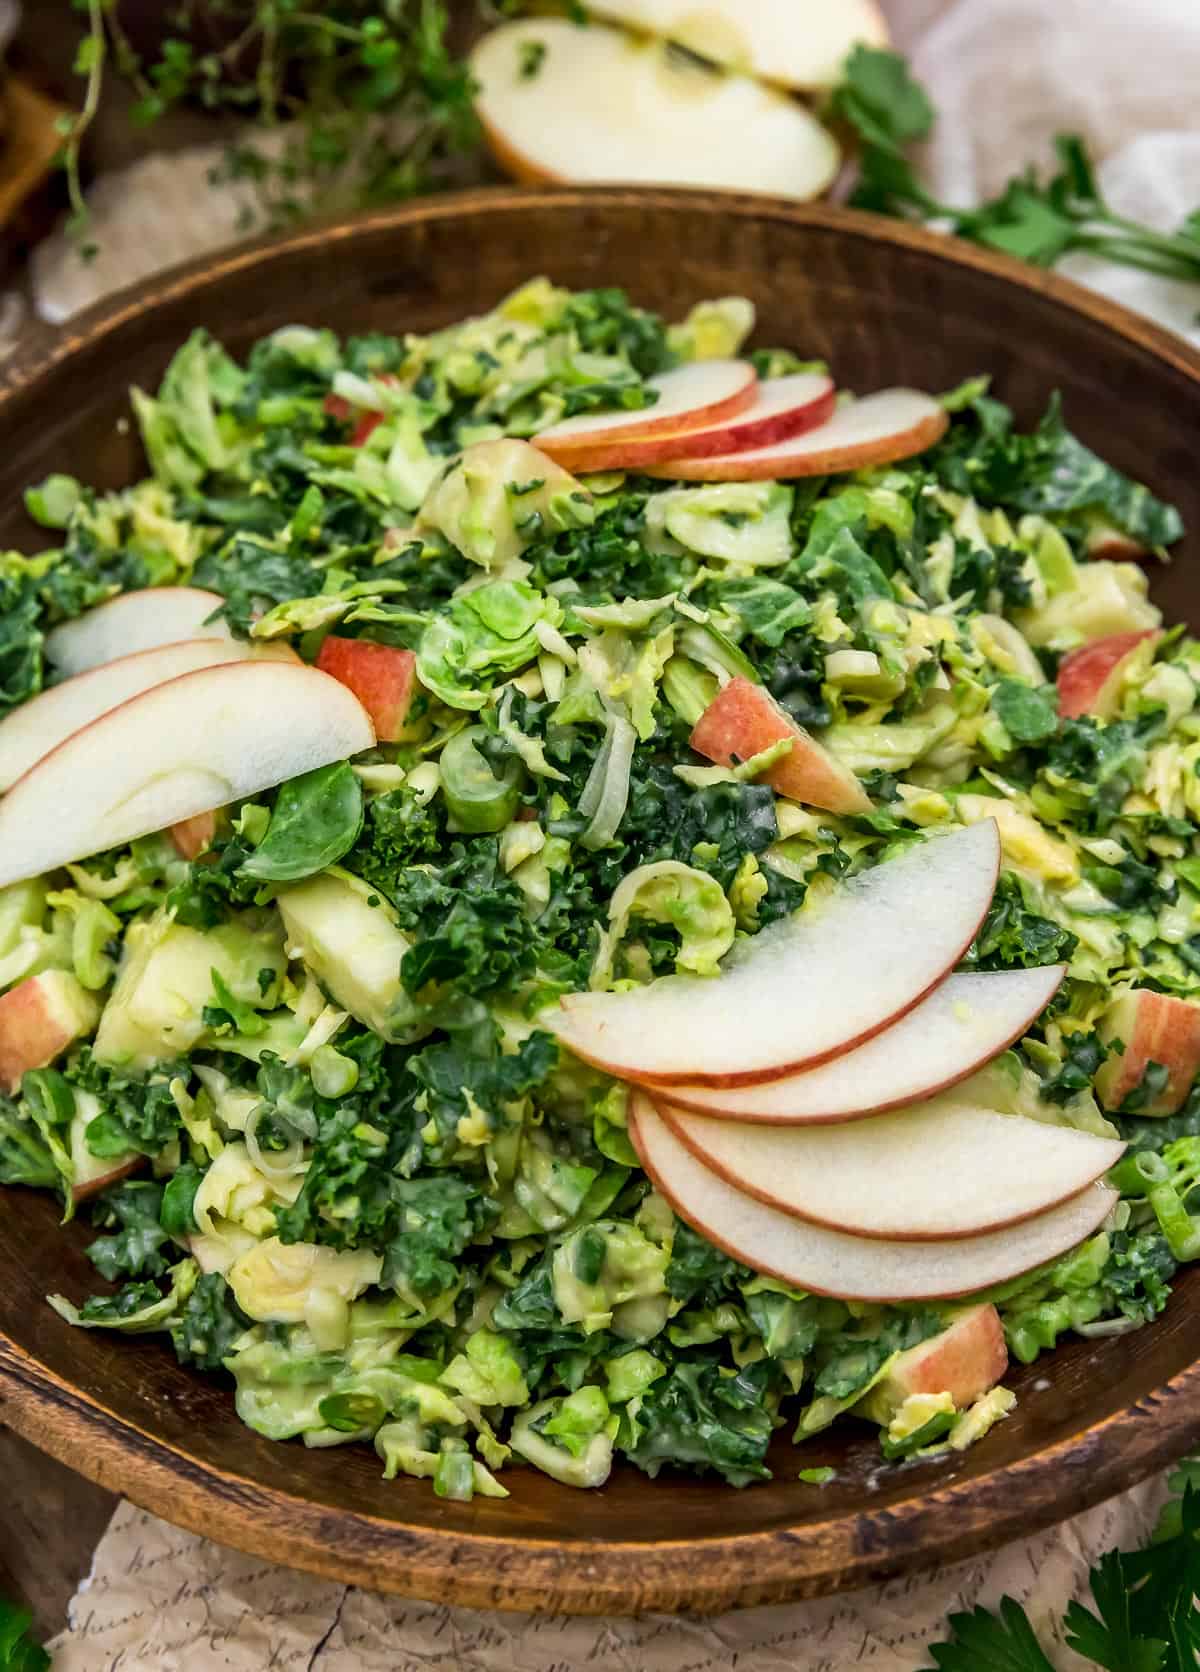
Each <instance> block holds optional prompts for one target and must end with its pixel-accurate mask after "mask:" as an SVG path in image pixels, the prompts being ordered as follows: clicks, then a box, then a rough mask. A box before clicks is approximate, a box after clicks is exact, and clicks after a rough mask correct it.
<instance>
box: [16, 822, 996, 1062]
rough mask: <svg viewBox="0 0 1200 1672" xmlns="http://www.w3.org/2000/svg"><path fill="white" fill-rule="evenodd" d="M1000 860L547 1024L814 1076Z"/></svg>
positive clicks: (571, 1033) (907, 985) (799, 923)
mask: <svg viewBox="0 0 1200 1672" xmlns="http://www.w3.org/2000/svg"><path fill="white" fill-rule="evenodd" d="M0 811H2V808H0ZM999 858H1000V844H999V841H998V839H997V836H996V826H995V825H994V824H976V825H972V826H971V828H970V829H968V830H958V831H955V832H954V833H953V834H951V835H949V836H936V837H933V838H931V839H927V840H926V841H924V842H922V843H921V844H920V845H918V846H916V847H914V848H911V849H910V850H909V851H908V852H907V853H904V854H901V855H900V856H899V857H898V858H896V859H892V860H889V861H888V863H887V864H885V865H877V866H876V867H875V868H874V869H873V870H870V871H864V872H863V873H862V874H861V875H860V876H857V877H855V878H854V879H853V880H852V881H851V882H849V883H846V884H843V885H842V886H841V887H840V888H839V889H837V891H836V892H834V893H832V894H830V895H828V896H826V897H825V898H823V899H820V900H814V901H812V902H810V903H809V904H807V905H806V906H805V907H804V908H803V909H802V910H801V911H798V912H796V913H795V914H793V915H792V916H791V917H788V918H785V919H783V920H782V921H780V922H778V923H774V924H772V925H771V926H770V927H769V928H767V929H764V930H762V931H761V933H759V934H757V935H754V936H753V937H750V938H748V939H746V940H744V941H742V942H740V943H739V944H738V945H736V946H735V948H734V950H733V952H732V953H731V954H730V955H729V957H728V958H727V959H726V960H725V965H724V968H723V969H722V972H721V974H720V975H718V976H716V977H712V978H708V979H706V978H704V977H701V976H684V975H668V976H662V977H660V978H659V979H658V980H657V981H652V982H650V983H649V984H648V985H647V986H645V987H638V988H636V989H634V990H630V991H627V992H622V993H572V994H569V995H568V996H567V997H566V998H565V999H563V1000H562V1002H561V1004H560V1005H559V1006H558V1007H557V1008H554V1009H551V1010H548V1011H545V1012H543V1015H542V1023H543V1025H544V1026H545V1027H548V1028H549V1029H550V1030H551V1031H552V1032H553V1033H555V1034H556V1035H557V1036H558V1038H559V1040H561V1042H562V1043H563V1044H564V1045H565V1046H567V1048H568V1049H569V1050H571V1051H573V1052H574V1053H575V1055H576V1056H578V1057H582V1058H583V1059H584V1061H585V1062H590V1063H593V1064H595V1065H596V1066H597V1067H599V1068H604V1069H607V1071H608V1072H609V1073H610V1074H614V1075H616V1076H617V1077H618V1078H621V1079H626V1080H638V1081H641V1082H643V1083H645V1084H652V1085H678V1084H680V1083H681V1082H686V1083H690V1084H695V1083H697V1082H699V1083H701V1084H703V1085H710V1086H713V1085H719V1086H738V1085H747V1084H750V1083H752V1082H754V1081H757V1080H767V1079H772V1078H778V1077H779V1076H780V1075H783V1074H787V1073H791V1072H794V1071H795V1070H797V1069H799V1068H801V1067H802V1066H805V1065H808V1066H815V1065H816V1064H817V1063H820V1062H824V1061H826V1060H827V1059H828V1058H830V1057H835V1056H838V1055H839V1054H840V1053H841V1052H843V1051H849V1050H851V1049H852V1048H853V1047H854V1046H855V1045H859V1044H861V1043H862V1042H863V1041H864V1040H867V1039H870V1037H871V1036H872V1035H873V1034H876V1033H879V1032H880V1031H881V1029H883V1028H885V1027H887V1026H888V1024H889V1023H890V1022H894V1021H896V1020H898V1019H899V1017H901V1016H903V1015H904V1014H905V1012H906V1011H909V1010H911V1009H912V1008H913V1006H914V1005H916V1004H918V1003H919V1002H920V1001H921V999H922V998H924V996H925V994H926V993H928V992H929V991H930V990H931V989H932V988H933V987H935V986H936V985H937V984H938V982H940V981H942V980H943V979H944V977H945V975H946V973H947V971H948V970H950V969H952V968H953V966H954V965H955V964H956V963H957V962H958V960H959V958H960V957H961V956H962V954H963V953H964V952H965V951H966V949H967V947H968V946H969V945H970V943H971V940H972V939H973V937H974V935H975V933H976V930H977V929H978V928H979V925H980V923H981V922H982V921H983V917H984V913H985V912H986V911H987V908H988V903H989V901H990V900H991V897H992V892H993V890H994V888H995V886H996V875H997V869H998V865H999Z"/></svg>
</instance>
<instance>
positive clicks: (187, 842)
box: [169, 810, 217, 859]
mask: <svg viewBox="0 0 1200 1672" xmlns="http://www.w3.org/2000/svg"><path fill="white" fill-rule="evenodd" d="M169 834H170V837H171V840H172V842H174V844H175V850H176V852H177V853H178V854H179V855H180V857H181V858H183V859H198V858H199V856H200V855H201V854H202V853H204V852H205V850H206V849H207V848H211V847H212V845H213V837H214V836H215V835H216V834H217V814H216V811H215V810H213V811H211V812H208V813H197V814H196V815H195V817H194V818H190V819H180V821H179V823H178V824H173V825H172V826H171V829H170V832H169Z"/></svg>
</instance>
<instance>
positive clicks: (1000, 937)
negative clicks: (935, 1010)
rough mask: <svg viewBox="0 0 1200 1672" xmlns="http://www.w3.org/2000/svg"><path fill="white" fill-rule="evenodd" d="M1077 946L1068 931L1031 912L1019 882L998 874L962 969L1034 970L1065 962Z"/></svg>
mask: <svg viewBox="0 0 1200 1672" xmlns="http://www.w3.org/2000/svg"><path fill="white" fill-rule="evenodd" d="M1078 944H1079V942H1078V938H1077V937H1076V936H1075V935H1073V934H1072V933H1071V931H1070V930H1069V929H1063V928H1060V927H1059V925H1058V924H1057V923H1054V922H1052V921H1051V919H1050V918H1048V917H1042V916H1041V915H1040V914H1039V913H1038V912H1035V911H1032V910H1030V908H1029V906H1028V905H1027V904H1026V901H1025V896H1024V893H1023V891H1022V887H1021V883H1020V880H1019V879H1018V878H1017V877H1015V876H1014V875H1013V874H1012V872H1011V871H1004V872H1002V873H1001V876H1000V881H999V882H998V883H997V885H996V892H995V894H994V895H993V896H992V903H991V905H990V906H989V907H988V913H987V916H986V917H985V918H984V920H983V927H982V928H981V929H980V931H979V933H978V934H977V935H976V937H975V939H974V941H973V942H972V944H971V946H970V947H969V948H968V950H967V954H966V956H965V957H964V959H963V968H964V969H973V970H1011V969H1033V968H1035V967H1038V966H1040V965H1042V964H1059V963H1068V962H1069V961H1070V959H1071V955H1072V954H1073V952H1074V951H1075V948H1076V946H1077V945H1078Z"/></svg>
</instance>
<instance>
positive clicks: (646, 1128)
mask: <svg viewBox="0 0 1200 1672" xmlns="http://www.w3.org/2000/svg"><path fill="white" fill-rule="evenodd" d="M629 1136H630V1138H631V1139H632V1141H633V1146H634V1148H635V1149H636V1150H637V1152H638V1155H639V1156H640V1158H641V1162H642V1166H643V1167H644V1168H645V1170H646V1172H647V1173H648V1175H649V1177H650V1180H651V1182H652V1183H653V1185H654V1187H655V1189H656V1190H657V1191H658V1192H659V1194H660V1195H662V1196H664V1197H665V1198H666V1199H667V1201H668V1202H669V1203H670V1204H671V1206H672V1207H673V1208H674V1210H675V1212H676V1213H677V1214H678V1215H679V1216H680V1218H681V1219H685V1220H686V1221H687V1223H688V1224H689V1225H691V1226H692V1227H693V1228H694V1229H695V1230H697V1231H699V1232H700V1234H701V1236H703V1237H706V1238H707V1239H708V1241H709V1242H711V1243H714V1244H715V1245H716V1247H718V1248H721V1249H723V1250H724V1251H725V1253H726V1254H729V1255H730V1256H732V1258H733V1259H735V1260H740V1261H741V1262H742V1264H743V1265H747V1266H750V1267H751V1268H752V1269H753V1270H755V1271H760V1272H763V1273H764V1274H765V1275H766V1276H768V1277H777V1278H779V1279H780V1280H781V1281H782V1282H784V1283H789V1284H792V1285H793V1286H794V1287H796V1288H798V1289H807V1290H808V1291H809V1292H810V1293H812V1294H818V1295H836V1296H837V1297H839V1298H840V1299H843V1300H863V1301H913V1300H949V1299H952V1298H953V1297H954V1296H956V1295H966V1294H971V1293H972V1292H973V1291H975V1290H977V1289H986V1288H988V1287H989V1286H990V1285H991V1284H993V1283H1004V1282H1006V1281H1007V1280H1008V1279H1009V1278H1010V1277H1018V1276H1019V1275H1020V1274H1021V1273H1022V1272H1026V1271H1032V1270H1033V1269H1034V1268H1035V1267H1036V1266H1040V1265H1042V1264H1044V1263H1045V1261H1047V1260H1053V1259H1056V1258H1057V1257H1058V1256H1059V1255H1060V1254H1065V1253H1066V1251H1067V1250H1068V1249H1069V1248H1074V1247H1075V1245H1076V1244H1077V1243H1080V1242H1082V1241H1083V1240H1084V1238H1085V1237H1089V1236H1091V1235H1092V1233H1093V1232H1094V1231H1095V1230H1096V1229H1097V1227H1098V1226H1099V1225H1100V1224H1101V1223H1102V1221H1103V1220H1104V1219H1105V1218H1106V1217H1107V1215H1108V1214H1109V1213H1110V1212H1111V1211H1112V1209H1113V1208H1114V1207H1115V1206H1116V1203H1117V1200H1118V1197H1117V1192H1116V1191H1115V1190H1112V1189H1110V1188H1109V1186H1108V1185H1105V1184H1090V1185H1088V1187H1087V1189H1086V1190H1084V1191H1082V1192H1081V1193H1080V1194H1079V1195H1078V1196H1073V1197H1071V1199H1070V1200H1069V1201H1067V1202H1064V1203H1062V1205H1061V1206H1059V1207H1056V1208H1051V1209H1050V1210H1049V1212H1047V1213H1043V1214H1039V1215H1038V1216H1037V1217H1036V1218H1035V1219H1027V1220H1024V1221H1023V1222H1022V1223H1021V1224H1020V1225H1014V1226H1008V1227H1006V1228H1005V1229H1004V1230H1001V1231H986V1232H984V1233H983V1235H982V1236H973V1237H963V1238H961V1239H960V1240H959V1241H956V1242H901V1241H898V1240H886V1241H885V1240H881V1239H879V1238H874V1237H856V1236H849V1235H848V1234H847V1233H846V1232H845V1231H830V1230H827V1229H826V1228H825V1227H824V1226H822V1225H809V1224H805V1222H804V1221H803V1220H800V1219H793V1218H792V1216H791V1215H790V1214H786V1213H781V1212H780V1211H779V1209H778V1208H772V1207H768V1206H767V1204H766V1203H765V1202H758V1201H755V1199H754V1197H753V1196H747V1195H746V1194H745V1193H744V1192H743V1191H740V1190H735V1189H734V1187H733V1186H732V1185H731V1184H727V1183H726V1182H725V1180H724V1179H722V1178H718V1177H717V1175H716V1173H714V1172H712V1171H710V1169H709V1168H707V1167H706V1166H705V1165H704V1164H703V1162H701V1161H699V1160H698V1159H697V1158H696V1157H695V1156H694V1155H693V1154H692V1152H691V1151H690V1150H689V1149H688V1148H687V1146H686V1144H683V1143H681V1142H680V1140H679V1139H678V1138H677V1137H676V1136H675V1134H674V1133H673V1132H672V1131H671V1128H670V1127H669V1126H668V1125H667V1123H666V1121H664V1120H663V1119H662V1118H661V1116H660V1115H658V1113H657V1112H656V1111H655V1109H654V1106H653V1104H652V1103H651V1102H650V1099H649V1098H648V1097H647V1096H646V1095H645V1094H644V1093H641V1092H638V1093H635V1094H634V1098H633V1102H632V1106H631V1110H630V1118H629ZM884 1182H885V1183H886V1181H884Z"/></svg>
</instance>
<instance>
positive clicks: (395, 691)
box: [317, 633, 417, 743]
mask: <svg viewBox="0 0 1200 1672" xmlns="http://www.w3.org/2000/svg"><path fill="white" fill-rule="evenodd" d="M317 667H318V668H320V670H321V672H322V673H327V674H328V675H329V676H330V678H331V679H336V680H338V681H339V682H340V683H341V684H342V685H344V686H345V687H346V689H347V690H348V691H353V692H354V695H355V696H356V697H357V698H358V700H359V702H360V703H362V705H363V707H364V708H365V709H366V711H367V713H368V714H369V715H370V716H371V723H372V724H373V725H374V727H375V736H376V737H377V738H378V740H379V742H380V743H399V742H400V741H401V739H402V738H403V736H404V728H405V725H406V724H407V721H408V712H409V709H410V708H411V707H412V700H413V695H414V693H415V691H416V688H417V658H416V653H415V652H414V651H412V650H399V649H396V648H394V647H393V646H392V645H390V644H375V643H373V642H372V641H371V640H370V639H340V638H337V637H336V636H335V635H334V634H332V633H331V634H330V635H329V637H328V638H327V639H326V640H325V642H324V644H322V646H321V650H320V654H319V655H318V657H317Z"/></svg>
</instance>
